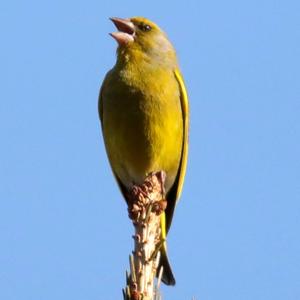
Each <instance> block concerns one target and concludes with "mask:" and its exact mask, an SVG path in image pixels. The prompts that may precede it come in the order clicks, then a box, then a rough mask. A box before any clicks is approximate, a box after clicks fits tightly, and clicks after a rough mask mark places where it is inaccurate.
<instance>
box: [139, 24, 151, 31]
mask: <svg viewBox="0 0 300 300" xmlns="http://www.w3.org/2000/svg"><path fill="white" fill-rule="evenodd" d="M139 28H140V29H141V30H142V31H150V30H151V29H152V28H151V26H150V25H148V24H144V23H142V24H140V26H139Z"/></svg>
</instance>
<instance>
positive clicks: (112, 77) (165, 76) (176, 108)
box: [98, 17, 189, 285]
mask: <svg viewBox="0 0 300 300" xmlns="http://www.w3.org/2000/svg"><path fill="white" fill-rule="evenodd" d="M110 20H111V21H112V22H113V23H114V25H115V27H116V29H117V31H116V32H113V33H110V35H111V36H112V37H113V38H114V39H115V40H116V41H117V44H118V46H117V55H116V56H117V58H116V63H115V65H114V67H113V68H112V69H111V70H110V71H108V73H107V74H106V76H105V78H104V80H103V83H102V86H101V88H100V93H99V102H98V111H99V117H100V123H101V128H102V134H103V138H104V144H105V148H106V152H107V156H108V159H109V162H110V165H111V168H112V171H113V174H114V176H115V178H116V181H117V183H118V185H119V187H120V190H121V192H122V194H123V196H124V198H125V200H126V198H127V197H128V191H129V190H130V189H131V188H132V186H133V185H134V184H142V183H143V181H144V179H145V177H146V176H147V175H148V174H150V173H152V172H156V171H160V170H163V171H164V172H165V174H166V181H165V191H166V201H167V207H166V210H165V211H164V212H163V213H162V216H161V232H162V238H163V239H165V238H166V236H167V233H168V231H169V229H170V226H171V222H172V218H173V214H174V210H175V206H176V203H177V201H178V199H179V197H180V194H181V191H182V187H183V182H184V177H185V173H186V166H187V157H188V131H189V129H188V127H189V105H188V96H187V90H186V87H185V83H184V80H183V77H182V75H181V71H180V69H179V64H178V60H177V57H176V52H175V49H174V47H173V45H172V43H171V42H170V41H169V39H168V37H167V35H166V34H165V33H164V31H163V30H162V29H160V27H159V26H158V25H156V24H155V23H154V22H152V21H150V20H148V19H147V18H144V17H132V18H126V19H124V18H117V17H113V18H110ZM160 251H161V256H160V257H161V258H160V263H159V264H160V266H163V275H162V281H163V282H164V283H165V284H166V285H175V277H174V275H173V272H172V269H171V266H170V263H169V259H168V256H167V249H166V242H164V243H163V245H162V247H161V249H160Z"/></svg>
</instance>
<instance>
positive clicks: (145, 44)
mask: <svg viewBox="0 0 300 300" xmlns="http://www.w3.org/2000/svg"><path fill="white" fill-rule="evenodd" d="M110 20H111V21H112V22H113V23H114V24H115V26H116V28H117V29H118V31H117V32H113V33H111V34H110V35H111V36H112V37H113V38H114V39H115V40H116V41H117V42H118V45H119V47H118V55H119V56H122V55H126V54H133V55H139V54H141V55H144V56H145V57H148V58H149V59H151V58H155V59H158V60H166V61H167V60H168V58H169V59H170V60H176V55H175V51H174V48H173V46H172V44H171V43H170V41H169V40H168V38H167V36H166V34H165V33H164V32H163V31H162V30H161V29H160V28H159V27H158V26H157V25H156V24H155V23H153V22H151V21H150V20H148V19H146V18H143V17H133V18H130V19H121V18H110Z"/></svg>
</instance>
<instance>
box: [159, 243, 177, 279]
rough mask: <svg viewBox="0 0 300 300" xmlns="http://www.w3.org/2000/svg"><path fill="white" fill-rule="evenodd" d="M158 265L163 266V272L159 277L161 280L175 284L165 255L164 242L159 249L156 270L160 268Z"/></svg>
mask: <svg viewBox="0 0 300 300" xmlns="http://www.w3.org/2000/svg"><path fill="white" fill-rule="evenodd" d="M160 267H163V274H162V279H161V280H162V282H163V283H164V284H166V285H175V284H176V281H175V278H174V275H173V272H172V269H171V266H170V263H169V259H168V256H167V248H166V243H164V244H163V245H162V247H161V249H160V262H159V266H158V272H159V270H160Z"/></svg>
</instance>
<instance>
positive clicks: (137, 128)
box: [102, 70, 183, 191]
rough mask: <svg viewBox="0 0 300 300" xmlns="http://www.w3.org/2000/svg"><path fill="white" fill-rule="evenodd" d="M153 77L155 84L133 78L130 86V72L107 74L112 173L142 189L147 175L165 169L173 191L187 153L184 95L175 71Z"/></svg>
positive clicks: (106, 131)
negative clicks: (184, 134)
mask: <svg viewBox="0 0 300 300" xmlns="http://www.w3.org/2000/svg"><path fill="white" fill-rule="evenodd" d="M140 75H141V74H140ZM152 75H153V74H152ZM152 75H151V76H150V74H149V76H146V77H147V78H153V79H152V80H151V79H149V80H146V79H145V78H144V79H143V78H140V77H136V78H132V76H131V78H130V81H128V80H127V79H126V76H127V74H126V73H125V74H122V73H120V72H111V73H109V74H108V75H107V78H106V80H105V83H104V87H103V93H102V101H103V134H104V140H105V145H106V149H107V153H108V156H109V160H110V163H111V166H112V169H113V170H114V172H115V173H116V175H117V176H118V177H119V179H120V180H121V181H122V183H123V184H124V185H125V186H128V187H129V186H131V185H132V184H134V183H139V184H140V183H142V182H143V180H144V178H145V177H146V176H147V174H148V173H150V172H153V171H159V170H164V171H165V172H166V173H167V181H166V190H167V191H168V189H169V188H170V187H171V185H172V184H173V182H174V179H175V176H176V174H177V171H178V168H179V161H180V157H181V151H182V141H183V119H182V111H181V104H180V94H179V88H178V84H177V81H176V79H175V77H174V75H173V73H172V72H167V71H164V70H155V76H152ZM112 87H113V88H112Z"/></svg>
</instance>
